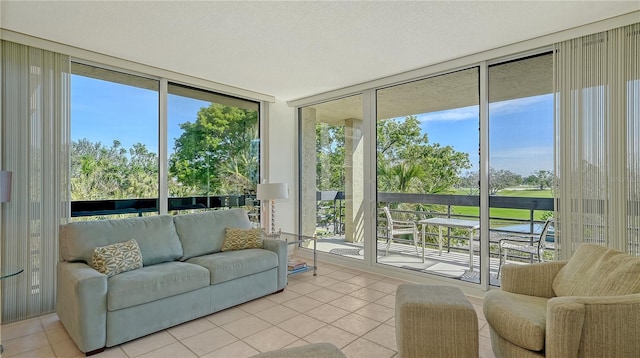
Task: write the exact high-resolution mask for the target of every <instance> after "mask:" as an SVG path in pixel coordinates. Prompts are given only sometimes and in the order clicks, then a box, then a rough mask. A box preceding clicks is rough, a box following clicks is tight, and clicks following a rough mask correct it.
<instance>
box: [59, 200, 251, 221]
mask: <svg viewBox="0 0 640 358" xmlns="http://www.w3.org/2000/svg"><path fill="white" fill-rule="evenodd" d="M256 205H258V206H259V203H258V202H257V201H256V198H255V195H212V196H189V197H179V198H169V211H180V210H198V209H223V208H234V207H244V206H256ZM158 208H159V205H158V199H157V198H150V199H112V200H78V201H72V202H71V217H86V216H105V215H120V214H137V215H138V216H143V214H144V213H152V212H158Z"/></svg>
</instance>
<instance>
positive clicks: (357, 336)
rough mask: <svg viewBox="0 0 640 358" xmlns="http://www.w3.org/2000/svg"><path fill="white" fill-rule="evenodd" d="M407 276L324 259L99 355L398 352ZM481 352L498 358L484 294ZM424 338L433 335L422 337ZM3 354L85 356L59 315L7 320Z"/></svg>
mask: <svg viewBox="0 0 640 358" xmlns="http://www.w3.org/2000/svg"><path fill="white" fill-rule="evenodd" d="M401 283H403V281H399V280H395V279H391V278H387V277H384V276H379V275H374V274H371V273H366V272H362V271H358V270H354V269H351V268H345V267H341V266H334V265H331V264H327V263H319V269H318V276H316V277H314V276H313V275H312V273H311V272H306V273H303V274H298V275H295V276H290V277H289V285H288V286H287V288H286V289H285V290H284V292H282V293H278V294H273V295H269V296H267V297H263V298H260V299H257V300H255V301H251V302H248V303H245V304H243V305H240V306H236V307H233V308H229V309H227V310H224V311H222V312H218V313H215V314H212V315H209V316H206V317H203V318H200V319H196V320H194V321H191V322H187V323H184V324H182V325H179V326H176V327H173V328H169V329H166V330H163V331H161V332H158V333H155V334H152V335H149V336H146V337H142V338H139V339H137V340H134V341H131V342H128V343H124V344H122V345H119V346H116V347H112V348H108V349H107V350H106V351H104V352H103V353H100V354H97V355H95V356H94V357H96V358H102V357H114V358H115V357H181V358H182V357H185V358H186V357H207V358H217V357H220V358H236V357H248V356H251V355H254V354H258V353H260V352H266V351H271V350H275V349H280V348H283V347H294V346H300V345H306V344H309V343H316V342H331V343H333V344H334V345H336V346H337V347H339V348H340V349H341V350H342V352H344V353H345V354H346V355H347V357H354V358H355V357H363V358H372V357H396V356H397V354H396V349H397V348H396V336H395V328H394V323H395V322H394V312H395V311H394V304H395V291H396V288H397V286H398V285H399V284H401ZM469 301H470V302H471V303H472V304H473V306H474V307H475V309H476V312H477V313H478V321H479V325H478V327H479V329H480V357H481V358H493V357H494V355H493V352H492V351H491V343H490V340H489V329H488V327H487V322H486V321H485V319H484V316H483V314H482V299H478V298H474V297H469ZM425 339H429V338H428V337H425ZM2 340H3V344H4V349H5V351H4V353H3V354H2V356H3V357H4V358H8V357H82V356H84V355H83V354H82V352H80V351H79V350H78V348H77V347H76V345H75V344H74V343H73V341H72V340H71V339H70V337H69V335H68V334H67V332H66V330H65V329H64V327H63V326H62V324H61V323H60V321H59V320H58V316H57V315H56V314H55V313H54V314H50V315H46V316H42V317H39V318H34V319H30V320H25V321H21V322H17V323H13V324H8V325H4V326H2Z"/></svg>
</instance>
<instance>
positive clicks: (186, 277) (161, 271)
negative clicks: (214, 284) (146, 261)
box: [107, 261, 209, 311]
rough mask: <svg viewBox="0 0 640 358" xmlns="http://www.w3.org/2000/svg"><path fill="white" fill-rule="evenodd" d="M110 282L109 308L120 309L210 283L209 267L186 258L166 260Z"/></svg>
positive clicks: (113, 278) (121, 275) (126, 273)
mask: <svg viewBox="0 0 640 358" xmlns="http://www.w3.org/2000/svg"><path fill="white" fill-rule="evenodd" d="M108 285H109V291H108V293H107V310H108V311H116V310H119V309H122V308H127V307H132V306H136V305H139V304H143V303H147V302H151V301H155V300H159V299H161V298H165V297H170V296H175V295H179V294H181V293H185V292H190V291H193V290H196V289H199V288H202V287H208V286H209V271H207V269H205V268H204V267H200V266H197V265H191V264H187V263H184V262H177V261H174V262H165V263H162V264H157V265H152V266H145V267H143V268H141V269H138V270H134V271H128V272H124V273H121V274H119V275H115V276H113V277H110V278H109V280H108Z"/></svg>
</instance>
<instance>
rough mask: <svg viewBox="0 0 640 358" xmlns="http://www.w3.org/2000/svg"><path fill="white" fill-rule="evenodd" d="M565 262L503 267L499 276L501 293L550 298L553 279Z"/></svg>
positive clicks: (552, 295) (553, 294)
mask: <svg viewBox="0 0 640 358" xmlns="http://www.w3.org/2000/svg"><path fill="white" fill-rule="evenodd" d="M566 263H567V262H566V261H554V262H542V263H535V264H530V265H504V266H503V267H502V269H501V270H502V273H501V274H500V276H501V277H500V287H501V288H502V290H503V291H507V292H511V293H518V294H521V295H527V296H537V297H546V298H551V297H554V296H555V293H554V292H553V287H552V284H553V279H554V278H555V277H556V275H557V274H558V272H559V271H560V269H561V268H562V267H564V265H566Z"/></svg>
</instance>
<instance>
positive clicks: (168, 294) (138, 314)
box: [56, 209, 287, 354]
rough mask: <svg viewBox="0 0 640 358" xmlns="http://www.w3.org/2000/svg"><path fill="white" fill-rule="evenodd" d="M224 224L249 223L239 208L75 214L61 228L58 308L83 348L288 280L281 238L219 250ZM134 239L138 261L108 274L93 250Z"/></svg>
mask: <svg viewBox="0 0 640 358" xmlns="http://www.w3.org/2000/svg"><path fill="white" fill-rule="evenodd" d="M227 227H239V228H250V227H251V224H250V222H249V218H248V216H247V213H246V211H245V210H244V209H231V210H219V211H211V212H206V213H197V214H186V215H177V216H169V215H159V216H149V217H143V218H130V219H116V220H100V221H84V222H82V221H79V222H73V223H69V224H66V225H63V226H61V227H60V258H61V260H60V261H59V262H58V265H57V287H56V290H57V291H56V310H57V314H58V316H59V317H60V321H61V322H62V324H63V325H64V327H65V328H66V329H67V332H69V335H70V336H71V338H72V339H73V341H74V342H75V343H76V345H77V346H78V348H79V349H80V350H81V351H83V352H85V353H88V354H91V353H94V352H99V351H100V350H102V349H104V348H105V347H112V346H115V345H118V344H121V343H124V342H127V341H130V340H132V339H135V338H138V337H142V336H144V335H147V334H150V333H153V332H156V331H159V330H162V329H165V328H168V327H171V326H174V325H177V324H180V323H183V322H186V321H189V320H193V319H195V318H198V317H201V316H205V315H208V314H211V313H214V312H216V311H220V310H223V309H225V308H229V307H232V306H235V305H238V304H241V303H243V302H247V301H250V300H253V299H256V298H259V297H262V296H265V295H268V294H271V293H274V292H278V291H281V290H283V289H284V288H285V286H286V284H287V245H286V243H285V242H284V241H280V240H273V239H265V240H264V241H263V248H262V249H246V250H238V251H224V252H222V251H221V248H222V243H223V241H224V237H225V230H226V228H227ZM132 238H133V239H135V240H136V241H137V243H138V245H139V247H140V252H141V254H142V260H143V267H142V268H140V269H137V270H133V271H128V272H124V273H120V274H117V275H115V276H111V277H109V278H107V276H105V275H103V274H101V273H99V272H98V271H96V270H94V269H93V268H92V267H91V266H90V265H89V264H88V263H90V262H91V261H90V260H91V256H92V253H93V249H94V248H95V247H98V246H106V245H110V244H114V243H118V242H124V241H127V240H130V239H132Z"/></svg>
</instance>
